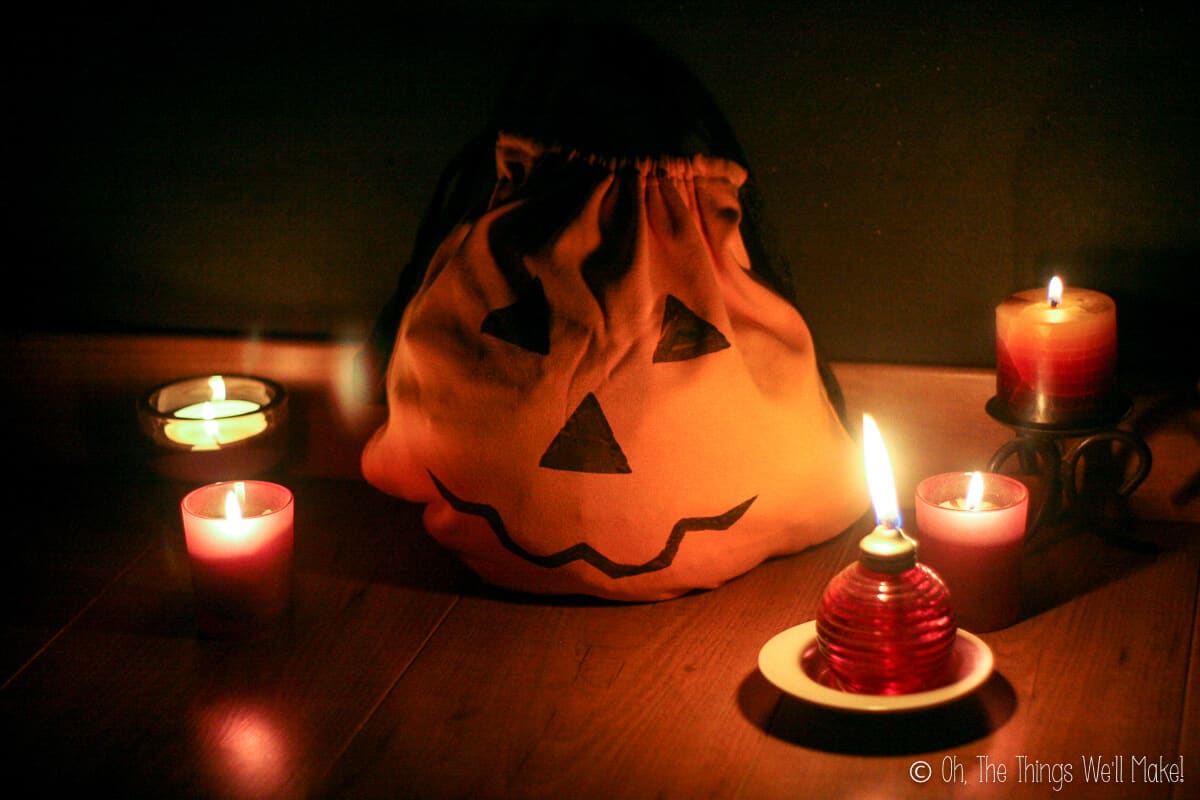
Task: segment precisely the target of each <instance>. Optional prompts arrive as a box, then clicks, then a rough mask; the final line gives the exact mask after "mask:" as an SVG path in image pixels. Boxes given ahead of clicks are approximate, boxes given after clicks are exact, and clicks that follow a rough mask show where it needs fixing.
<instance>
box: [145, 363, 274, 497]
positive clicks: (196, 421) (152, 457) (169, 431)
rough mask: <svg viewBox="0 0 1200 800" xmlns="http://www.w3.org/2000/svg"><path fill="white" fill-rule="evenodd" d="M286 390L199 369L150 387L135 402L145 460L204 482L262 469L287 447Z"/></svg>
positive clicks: (179, 477) (165, 472)
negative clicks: (204, 372)
mask: <svg viewBox="0 0 1200 800" xmlns="http://www.w3.org/2000/svg"><path fill="white" fill-rule="evenodd" d="M287 410H288V409H287V392H286V391H284V389H283V387H282V386H280V385H279V384H278V383H275V382H274V381H271V380H268V379H266V378H259V377H255V376H251V375H229V374H226V375H201V376H194V377H190V378H181V379H179V380H176V381H172V382H170V383H167V384H164V385H162V386H158V387H155V388H154V389H151V390H150V391H149V392H147V393H146V394H145V395H144V396H143V397H142V398H141V399H140V400H139V401H138V421H139V424H140V426H141V429H142V433H143V434H144V435H145V439H146V443H147V452H148V460H149V463H150V466H151V467H152V468H153V469H154V470H155V471H156V472H158V473H160V474H162V475H165V476H167V477H169V478H174V479H177V480H184V481H190V482H197V483H203V482H206V481H213V480H220V479H222V478H229V477H249V476H253V475H258V474H261V473H263V472H266V471H268V470H270V469H272V468H274V467H276V466H278V464H279V463H280V462H281V461H282V460H283V458H284V456H285V454H286V450H287V436H286V427H287Z"/></svg>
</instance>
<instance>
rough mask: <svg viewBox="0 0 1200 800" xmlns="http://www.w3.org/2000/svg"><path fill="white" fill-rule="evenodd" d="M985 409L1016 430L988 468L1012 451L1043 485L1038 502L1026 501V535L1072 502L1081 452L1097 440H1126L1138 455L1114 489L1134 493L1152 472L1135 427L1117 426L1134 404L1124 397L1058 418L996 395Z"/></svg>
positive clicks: (1123, 494)
mask: <svg viewBox="0 0 1200 800" xmlns="http://www.w3.org/2000/svg"><path fill="white" fill-rule="evenodd" d="M986 409H987V413H988V415H989V416H990V417H992V419H994V420H996V421H997V422H999V423H1001V424H1002V425H1006V426H1007V427H1009V428H1012V429H1013V430H1014V431H1015V432H1016V438H1014V439H1012V440H1011V441H1009V442H1006V443H1005V444H1003V445H1001V447H1000V448H999V449H998V450H997V451H996V452H995V454H993V455H992V458H991V461H989V462H988V471H989V472H1000V471H1001V468H1002V467H1003V466H1004V464H1005V463H1007V462H1008V460H1009V459H1010V458H1012V457H1013V456H1014V455H1016V456H1017V458H1018V460H1019V465H1020V469H1021V472H1022V473H1024V474H1026V475H1038V476H1039V477H1040V478H1041V480H1042V482H1043V485H1044V490H1043V493H1042V496H1041V499H1040V502H1037V503H1031V504H1030V514H1029V523H1028V525H1027V535H1030V536H1032V535H1033V534H1034V532H1036V531H1037V530H1038V528H1039V527H1040V526H1041V524H1042V523H1043V522H1044V521H1045V520H1046V519H1048V518H1049V517H1051V516H1054V515H1057V514H1058V513H1060V512H1066V511H1068V510H1070V509H1071V508H1072V507H1073V506H1074V505H1075V503H1076V501H1077V499H1078V491H1079V490H1078V477H1077V474H1076V473H1077V471H1078V468H1079V461H1080V457H1081V456H1082V455H1083V453H1084V452H1085V451H1086V450H1088V449H1090V448H1092V447H1094V446H1096V445H1099V444H1105V443H1107V444H1109V445H1111V444H1112V443H1114V442H1116V443H1119V444H1123V445H1126V446H1127V447H1128V448H1129V450H1130V451H1131V452H1133V453H1134V454H1136V456H1137V464H1136V466H1135V468H1134V469H1133V471H1132V473H1131V474H1130V475H1129V476H1128V477H1126V478H1125V480H1124V482H1122V484H1121V485H1120V486H1119V487H1118V488H1117V489H1116V495H1117V496H1118V497H1119V498H1121V499H1124V498H1127V497H1129V495H1131V494H1133V492H1134V491H1135V490H1136V489H1137V487H1138V486H1140V485H1141V483H1142V481H1144V480H1145V479H1146V476H1147V475H1149V474H1150V465H1151V460H1152V459H1151V455H1150V447H1149V445H1147V444H1146V441H1145V440H1144V439H1142V437H1140V436H1138V435H1137V434H1136V433H1132V432H1131V431H1127V430H1124V429H1122V428H1118V427H1117V426H1118V425H1119V424H1120V423H1121V422H1122V421H1123V420H1124V419H1125V418H1126V417H1128V416H1129V413H1130V412H1131V411H1132V410H1133V403H1132V402H1130V401H1129V399H1128V398H1125V397H1120V396H1113V397H1111V398H1108V399H1107V400H1106V401H1105V402H1103V403H1102V404H1100V406H1099V407H1098V408H1097V409H1096V411H1095V413H1093V414H1089V415H1086V416H1081V417H1079V418H1076V419H1063V418H1057V419H1056V418H1053V417H1052V416H1045V415H1041V416H1039V415H1038V414H1037V413H1036V412H1035V413H1029V414H1024V413H1021V412H1019V411H1017V410H1015V409H1013V408H1012V407H1011V406H1009V405H1008V403H1006V402H1005V401H1004V400H1003V399H1001V398H1000V397H998V396H997V397H993V398H992V399H991V400H989V401H988V402H987V406H986ZM1031 417H1033V418H1031ZM1039 464H1040V467H1039Z"/></svg>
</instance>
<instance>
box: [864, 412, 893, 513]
mask: <svg viewBox="0 0 1200 800" xmlns="http://www.w3.org/2000/svg"><path fill="white" fill-rule="evenodd" d="M863 457H864V460H865V461H866V468H867V488H868V489H869V490H870V493H871V504H872V505H874V506H875V519H876V521H877V522H878V523H879V524H880V525H882V526H883V527H885V528H899V527H900V504H899V503H898V502H896V480H895V478H894V477H893V476H892V464H891V461H890V460H889V459H888V453H887V446H886V445H884V443H883V436H882V435H881V434H880V433H879V426H878V425H876V424H875V418H874V417H872V416H871V415H870V414H863Z"/></svg>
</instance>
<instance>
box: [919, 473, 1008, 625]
mask: <svg viewBox="0 0 1200 800" xmlns="http://www.w3.org/2000/svg"><path fill="white" fill-rule="evenodd" d="M974 474H979V475H981V479H982V497H980V498H978V499H977V500H975V499H974V498H969V497H968V490H969V485H970V482H971V477H972V473H969V472H948V473H944V474H941V475H934V476H933V477H930V478H925V479H924V480H923V481H921V482H920V483H919V484H917V492H916V512H917V526H916V528H917V536H916V539H917V553H918V556H919V558H920V560H921V561H922V562H923V563H925V564H927V565H929V566H930V567H931V568H932V569H933V570H934V571H936V572H937V573H938V575H940V576H941V578H942V580H943V581H944V582H945V583H946V586H947V588H949V590H950V604H951V606H952V607H953V608H954V613H955V616H956V617H957V618H958V622H959V624H960V625H961V626H962V627H963V628H965V629H967V630H970V631H980V632H982V631H992V630H997V629H999V628H1004V627H1007V626H1008V625H1011V624H1012V623H1014V622H1016V621H1017V617H1018V616H1019V614H1020V610H1021V554H1022V550H1023V548H1024V544H1025V521H1026V516H1027V514H1028V511H1029V490H1028V489H1027V488H1026V487H1025V484H1023V483H1021V482H1020V481H1018V480H1015V479H1013V478H1010V477H1008V476H1006V475H997V474H994V473H982V474H981V473H974Z"/></svg>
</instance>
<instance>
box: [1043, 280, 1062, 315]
mask: <svg viewBox="0 0 1200 800" xmlns="http://www.w3.org/2000/svg"><path fill="white" fill-rule="evenodd" d="M1062 296H1063V282H1062V278H1060V277H1058V276H1057V275H1055V276H1054V277H1053V278H1051V279H1050V287H1049V288H1048V289H1047V290H1046V302H1048V303H1050V307H1051V308H1058V306H1059V305H1060V304H1061V303H1062Z"/></svg>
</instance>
